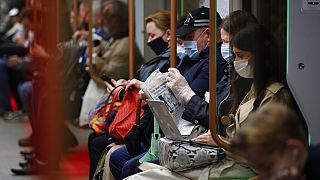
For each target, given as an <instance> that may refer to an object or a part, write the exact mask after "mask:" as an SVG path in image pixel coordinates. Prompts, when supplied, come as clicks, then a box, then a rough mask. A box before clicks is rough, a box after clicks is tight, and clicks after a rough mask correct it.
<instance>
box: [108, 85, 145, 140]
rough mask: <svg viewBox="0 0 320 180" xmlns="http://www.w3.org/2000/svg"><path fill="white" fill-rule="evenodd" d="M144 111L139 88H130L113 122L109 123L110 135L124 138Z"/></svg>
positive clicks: (119, 138) (120, 138)
mask: <svg viewBox="0 0 320 180" xmlns="http://www.w3.org/2000/svg"><path fill="white" fill-rule="evenodd" d="M143 113H144V111H143V110H142V109H141V100H140V97H139V90H138V89H136V88H132V89H128V90H127V92H126V94H125V95H124V97H123V99H122V104H121V106H120V108H119V110H118V112H117V115H116V117H115V118H114V120H113V122H112V123H111V124H110V125H109V127H108V130H109V137H114V138H116V139H118V140H123V139H124V137H126V135H127V134H128V133H129V132H130V131H131V130H132V128H133V127H134V126H136V125H137V123H138V122H139V120H140V116H141V115H142V114H143Z"/></svg>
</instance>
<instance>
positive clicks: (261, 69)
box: [168, 25, 294, 178]
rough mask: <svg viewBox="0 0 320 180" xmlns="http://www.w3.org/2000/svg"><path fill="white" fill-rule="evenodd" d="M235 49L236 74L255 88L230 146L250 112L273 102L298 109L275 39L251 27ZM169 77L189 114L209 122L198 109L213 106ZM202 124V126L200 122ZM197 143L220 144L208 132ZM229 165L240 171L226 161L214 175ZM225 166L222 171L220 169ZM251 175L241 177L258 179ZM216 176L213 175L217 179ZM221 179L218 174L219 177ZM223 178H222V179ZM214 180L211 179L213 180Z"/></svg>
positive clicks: (239, 112)
mask: <svg viewBox="0 0 320 180" xmlns="http://www.w3.org/2000/svg"><path fill="white" fill-rule="evenodd" d="M231 44H232V47H233V53H234V55H235V59H234V67H235V70H236V72H237V73H238V74H239V75H240V76H242V77H245V78H252V79H253V85H252V87H251V90H250V91H249V92H248V94H247V95H246V97H245V98H244V99H243V100H242V102H241V103H240V105H239V107H238V109H237V112H236V114H235V115H234V116H235V118H232V120H233V121H232V123H231V124H230V126H229V127H228V129H227V134H228V137H226V138H224V139H225V141H226V142H229V141H230V140H231V139H232V138H233V136H234V133H235V131H236V129H238V128H239V127H241V125H242V123H244V122H246V120H247V116H248V114H249V113H250V112H252V111H255V110H257V109H258V108H259V107H260V106H261V105H263V104H267V103H270V102H279V103H282V104H283V105H285V106H290V107H294V104H293V101H292V98H291V95H290V93H289V91H288V90H287V88H286V86H285V85H284V84H283V83H284V82H283V81H282V80H283V79H284V78H283V77H282V76H284V73H282V75H281V73H280V72H279V68H278V67H279V63H281V61H280V60H279V59H278V58H277V50H276V47H275V42H274V39H273V37H272V35H271V34H270V33H269V32H268V31H267V30H266V29H265V28H263V27H262V26H258V25H255V26H253V25H252V26H248V27H246V28H244V29H242V30H240V32H238V33H237V34H236V35H235V36H234V37H233V39H232V41H231ZM169 71H171V72H170V73H169V74H168V81H169V82H168V84H169V85H170V87H171V88H172V90H173V91H174V93H175V94H177V95H178V96H179V97H181V98H182V99H183V101H184V102H185V103H186V107H187V108H186V112H188V111H189V112H188V113H190V114H195V115H199V116H198V117H201V118H198V119H199V120H200V121H208V119H209V113H208V111H206V112H205V111H200V112H196V111H194V110H193V109H195V108H194V107H197V109H198V108H200V109H201V108H202V109H204V110H207V109H209V104H208V103H205V102H204V101H203V100H199V99H198V100H197V99H196V98H195V97H196V96H195V93H194V92H193V91H192V90H191V89H190V87H189V86H188V85H187V83H186V82H185V80H184V78H183V77H182V76H181V75H180V74H179V73H177V71H175V70H171V69H170V70H169ZM231 117H232V116H230V118H231ZM199 123H201V122H199ZM195 140H197V141H202V142H206V143H212V144H216V143H215V142H214V141H213V139H212V137H211V134H210V132H207V133H205V134H203V135H201V136H199V137H197V138H195ZM226 163H227V164H229V165H230V166H229V168H231V169H232V168H238V170H239V166H238V164H237V163H235V162H234V161H232V160H229V159H227V160H224V161H223V163H221V164H220V165H219V164H218V165H215V168H212V169H211V173H213V174H214V173H218V172H215V171H219V173H218V174H220V173H221V172H222V171H221V168H222V169H225V168H226V167H223V164H226ZM219 166H221V167H219ZM240 170H241V171H243V172H246V173H247V172H250V169H248V168H246V167H243V166H241V168H240ZM251 172H252V173H249V174H246V173H245V174H241V173H239V177H244V176H245V177H247V178H249V177H250V176H254V172H253V171H251ZM213 174H212V175H213ZM216 175H217V174H216ZM219 176H220V175H219ZM210 177H211V176H210Z"/></svg>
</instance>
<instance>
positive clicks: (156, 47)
mask: <svg viewBox="0 0 320 180" xmlns="http://www.w3.org/2000/svg"><path fill="white" fill-rule="evenodd" d="M147 45H148V46H149V47H150V48H151V49H152V50H153V52H154V53H156V55H157V56H158V55H160V54H161V53H163V52H164V51H165V50H166V49H167V47H168V42H165V41H164V40H163V39H162V36H160V37H158V38H156V39H154V40H152V41H150V42H148V43H147Z"/></svg>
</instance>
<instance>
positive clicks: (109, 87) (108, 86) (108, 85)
mask: <svg viewBox="0 0 320 180" xmlns="http://www.w3.org/2000/svg"><path fill="white" fill-rule="evenodd" d="M104 84H105V85H106V86H107V90H108V91H109V92H111V91H112V89H113V87H112V86H111V85H110V84H109V83H107V82H104Z"/></svg>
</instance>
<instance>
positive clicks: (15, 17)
mask: <svg viewBox="0 0 320 180" xmlns="http://www.w3.org/2000/svg"><path fill="white" fill-rule="evenodd" d="M19 15H20V12H19V10H18V9H17V8H12V9H11V10H10V11H9V16H10V21H11V23H12V26H11V27H10V29H9V30H8V31H7V32H6V33H5V38H6V39H7V40H9V39H11V38H12V37H13V36H14V35H15V34H16V33H18V32H19V31H22V28H23V25H22V24H21V22H20V16H19Z"/></svg>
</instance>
